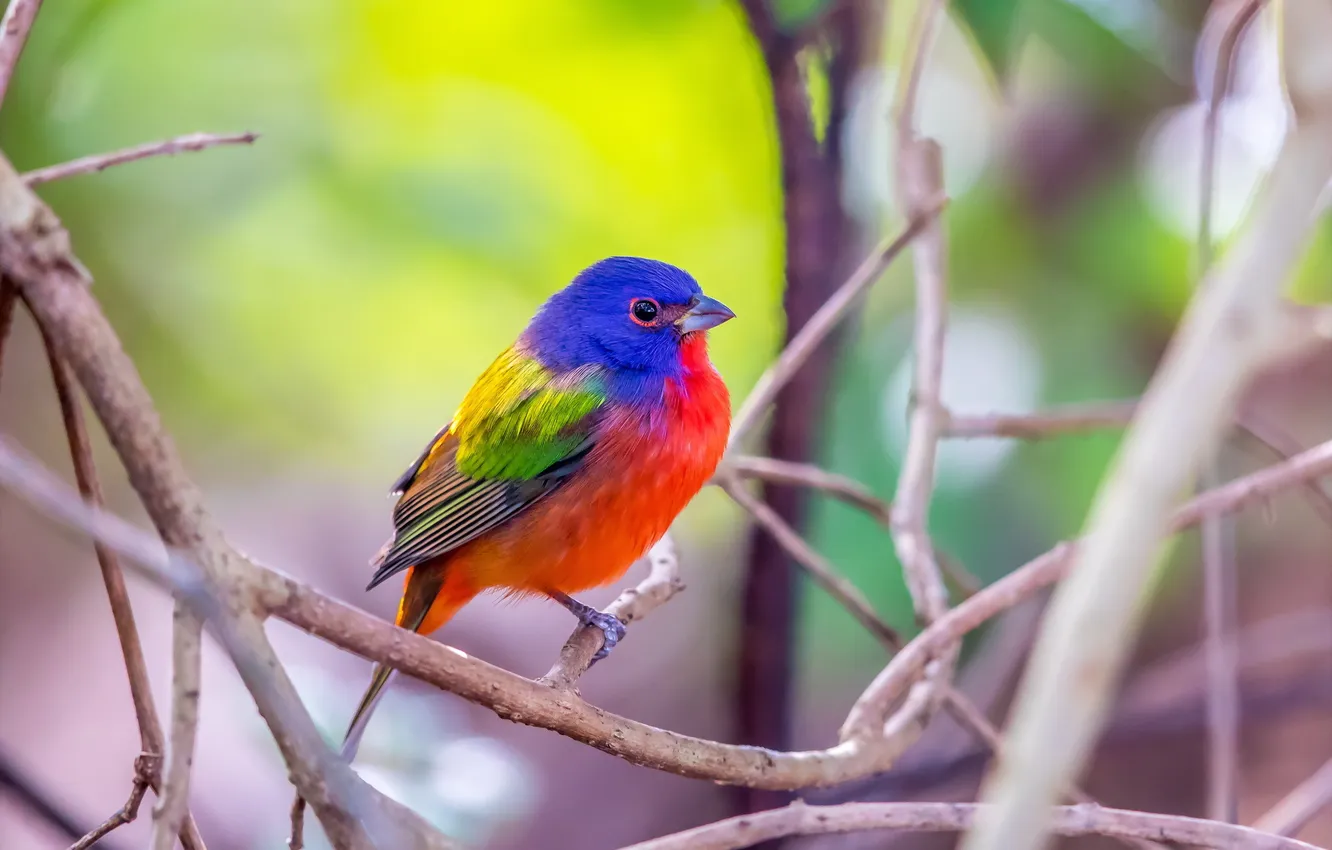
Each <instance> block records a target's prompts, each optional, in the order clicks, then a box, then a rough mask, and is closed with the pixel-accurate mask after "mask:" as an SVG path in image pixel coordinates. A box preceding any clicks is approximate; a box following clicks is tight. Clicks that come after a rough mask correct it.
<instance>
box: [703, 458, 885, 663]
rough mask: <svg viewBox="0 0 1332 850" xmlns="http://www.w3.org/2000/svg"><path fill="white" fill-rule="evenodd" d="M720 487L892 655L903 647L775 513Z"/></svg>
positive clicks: (727, 484) (733, 487)
mask: <svg viewBox="0 0 1332 850" xmlns="http://www.w3.org/2000/svg"><path fill="white" fill-rule="evenodd" d="M720 483H721V487H722V489H723V490H725V491H726V494H727V495H728V496H730V497H731V498H732V499H734V500H735V503H736V504H737V505H739V506H740V507H742V508H744V509H745V511H746V512H747V513H748V514H749V515H750V516H752V517H753V518H754V521H755V522H757V523H758V524H759V525H760V526H762V527H763V530H764V531H766V532H768V533H769V534H771V535H772V536H773V538H774V539H776V540H777V542H778V543H779V544H781V546H782V548H783V549H785V550H786V552H787V553H788V554H789V555H790V556H791V557H792V558H794V559H795V561H796V562H797V563H799V564H800V566H802V567H803V568H804V569H805V572H806V573H808V574H809V577H810V578H812V579H813V580H814V583H815V584H817V585H818V586H819V587H821V588H823V590H824V592H826V593H827V594H828V595H829V596H831V597H832V598H833V599H835V600H836V601H837V602H838V604H840V605H841V606H842V607H843V608H845V609H846V610H847V612H848V613H850V614H851V616H852V617H854V618H855V620H856V622H858V623H860V625H862V626H864V627H865V630H866V631H867V632H869V633H870V634H871V635H873V636H874V637H875V638H876V639H878V640H879V641H880V642H881V643H883V644H884V645H885V646H887V647H888V649H889V650H890V651H891V650H894V649H897V648H899V647H901V646H902V636H901V635H899V634H898V633H897V631H896V630H895V629H894V628H893V627H892V626H890V625H888V624H887V623H885V622H884V621H883V619H882V618H880V617H879V615H878V614H876V613H875V611H874V606H872V605H870V602H869V600H868V599H866V598H865V595H864V594H863V593H861V592H860V589H859V588H857V587H856V586H855V585H854V584H852V583H851V582H850V581H849V580H848V579H847V578H846V577H845V576H843V575H842V574H841V573H839V572H838V571H837V569H836V568H835V567H833V565H832V564H831V563H829V562H828V560H827V559H826V558H824V557H823V556H822V555H820V554H819V553H818V552H815V551H814V549H813V548H812V547H811V546H810V545H809V544H808V543H806V542H805V540H804V538H802V537H801V536H800V535H799V534H798V533H797V532H796V530H795V529H793V528H791V526H789V525H787V524H786V523H785V522H783V521H782V518H781V517H779V516H778V515H777V512H776V511H774V510H773V509H772V508H771V507H769V506H768V505H767V504H766V503H765V502H763V501H762V500H760V499H758V498H757V497H755V496H753V495H750V493H749V491H747V490H745V489H744V488H743V487H741V486H739V485H737V484H736V483H734V482H733V481H730V480H726V479H722V480H721V482H720Z"/></svg>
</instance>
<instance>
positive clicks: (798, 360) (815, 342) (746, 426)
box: [728, 198, 946, 449]
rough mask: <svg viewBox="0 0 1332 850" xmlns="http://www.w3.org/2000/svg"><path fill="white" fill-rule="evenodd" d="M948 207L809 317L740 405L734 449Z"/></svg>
mask: <svg viewBox="0 0 1332 850" xmlns="http://www.w3.org/2000/svg"><path fill="white" fill-rule="evenodd" d="M945 205H946V202H945V201H944V200H943V199H942V198H941V199H939V200H937V201H936V202H935V203H934V204H933V205H932V206H931V207H930V208H929V210H928V211H927V212H926V213H925V214H924V215H922V216H920V217H918V218H915V219H912V220H911V221H909V222H908V223H907V225H906V227H905V228H904V229H903V230H902V232H901V233H899V234H898V235H897V236H896V237H894V238H893V239H888V240H884V242H883V243H881V244H880V245H879V247H878V248H875V249H874V251H873V252H872V253H871V254H870V255H869V257H867V258H866V259H865V261H864V262H863V263H861V264H860V266H859V268H857V269H856V270H855V271H854V272H852V273H851V276H850V277H848V278H847V279H846V282H845V283H843V284H842V285H841V286H840V287H838V289H837V291H836V292H834V293H833V295H832V297H831V298H829V299H828V300H827V301H825V302H824V304H823V306H822V307H820V308H819V310H818V312H816V313H815V314H814V315H813V316H811V317H810V320H809V321H808V322H806V323H805V325H804V326H803V327H802V328H801V329H800V331H799V332H798V333H796V335H795V337H793V338H792V339H791V343H790V344H789V345H787V346H786V348H784V349H782V353H781V354H780V355H778V357H777V359H776V360H774V361H773V363H772V365H771V366H769V367H768V368H767V370H766V371H765V372H764V373H763V374H762V375H761V376H759V379H758V381H756V382H755V384H754V389H752V390H751V391H750V393H749V395H748V396H747V397H746V398H745V400H744V403H742V404H741V405H740V409H739V411H737V412H736V414H735V417H734V418H733V419H732V421H731V438H730V441H729V443H728V446H729V447H730V448H731V449H734V448H735V447H736V446H738V445H739V444H740V443H741V441H743V440H744V438H745V437H746V436H748V435H749V432H750V431H752V430H753V429H754V426H755V425H757V424H758V421H759V419H760V418H761V417H762V416H763V412H764V411H765V410H766V409H767V407H768V405H769V404H772V401H773V399H775V398H776V397H777V393H778V392H780V391H781V389H782V387H784V386H786V383H787V382H788V381H790V380H791V378H792V377H793V376H794V375H795V373H796V372H798V371H800V367H801V365H802V364H803V363H804V362H805V360H807V359H808V358H809V356H810V355H811V354H812V353H813V352H814V350H815V349H816V348H818V347H819V344H820V343H822V342H823V340H824V339H825V338H827V336H828V334H829V333H831V332H832V330H833V329H834V328H835V327H837V324H838V323H839V322H841V320H842V319H843V318H845V317H846V314H847V313H848V312H850V310H851V308H852V307H853V306H855V304H856V302H857V300H859V297H860V295H861V294H862V293H864V292H865V290H867V289H869V287H870V286H872V285H873V284H874V283H875V282H876V281H877V280H878V279H879V277H880V275H882V274H883V272H884V269H886V268H888V266H889V265H891V264H892V262H893V260H895V259H897V256H898V255H899V254H901V253H902V251H903V250H904V249H905V248H906V247H907V246H908V245H910V244H911V240H913V239H915V238H916V236H917V235H918V234H919V233H920V232H921V231H922V230H923V229H924V228H925V227H926V225H927V224H928V223H929V222H931V221H933V220H934V218H935V217H936V216H938V215H939V213H940V212H942V210H943V208H944V206H945Z"/></svg>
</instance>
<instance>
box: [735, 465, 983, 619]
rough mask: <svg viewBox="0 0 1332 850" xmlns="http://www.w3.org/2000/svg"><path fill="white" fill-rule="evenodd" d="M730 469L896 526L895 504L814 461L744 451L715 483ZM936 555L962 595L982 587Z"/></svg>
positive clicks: (953, 562)
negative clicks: (806, 490)
mask: <svg viewBox="0 0 1332 850" xmlns="http://www.w3.org/2000/svg"><path fill="white" fill-rule="evenodd" d="M728 472H730V473H734V474H735V476H736V477H738V478H740V479H745V478H756V479H759V480H761V481H768V482H772V483H774V484H790V485H794V486H799V487H809V488H810V489H813V490H818V491H819V492H821V493H827V494H828V495H829V496H831V497H833V498H834V499H838V500H840V501H842V502H845V503H846V504H848V505H850V506H852V507H854V508H859V509H860V510H862V511H864V512H865V513H866V514H868V515H869V516H871V517H872V518H874V519H875V520H876V521H878V523H879V524H880V525H882V526H883V527H884V528H885V529H890V528H891V527H892V519H893V506H892V505H890V504H889V503H888V502H885V501H884V500H882V499H880V498H878V497H877V496H875V495H874V494H873V493H871V492H870V491H869V488H867V487H866V486H865V485H863V484H861V483H860V482H859V481H856V480H854V479H852V478H848V477H846V476H845V475H839V474H837V473H836V472H829V471H828V470H826V469H822V468H820V467H817V466H814V465H813V464H808V463H792V462H790V461H785V460H777V459H776V458H770V457H756V456H754V455H740V456H738V457H734V458H731V459H730V460H728V461H727V462H726V465H725V466H724V467H723V468H722V470H721V471H720V472H719V473H718V474H717V476H716V477H715V478H714V480H713V483H714V484H717V485H719V486H720V485H721V484H722V482H723V481H724V480H725V477H726V475H727V473H728ZM935 557H936V558H937V560H938V561H939V568H940V569H941V570H943V573H944V578H946V579H947V580H948V581H950V582H952V583H953V585H954V586H955V587H956V588H957V591H958V595H959V596H960V597H961V598H963V599H965V598H966V597H968V596H971V595H972V594H973V593H975V592H976V591H977V590H979V589H980V587H981V584H980V580H979V579H977V578H976V577H975V576H974V575H972V574H971V573H969V572H968V571H967V569H966V567H963V566H962V565H961V564H959V563H958V562H957V561H956V560H954V559H953V558H950V557H948V556H947V555H946V554H944V553H942V552H938V551H936V552H935Z"/></svg>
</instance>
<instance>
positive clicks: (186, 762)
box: [152, 600, 203, 850]
mask: <svg viewBox="0 0 1332 850" xmlns="http://www.w3.org/2000/svg"><path fill="white" fill-rule="evenodd" d="M172 619H173V621H174V629H173V634H172V639H171V665H172V670H173V679H172V683H171V741H170V743H169V745H168V747H167V768H166V777H165V779H164V780H163V782H162V793H161V794H160V795H158V796H159V798H160V800H161V802H160V803H159V804H158V806H157V808H156V810H155V811H154V812H153V821H154V823H153V842H152V850H172V848H173V847H174V846H175V844H176V834H177V833H179V832H180V829H181V825H182V824H183V823H184V821H185V816H186V812H187V811H188V810H189V795H190V772H191V770H192V769H193V767H194V741H195V738H196V736H197V735H198V732H199V689H200V688H201V687H202V685H203V670H202V665H203V621H202V620H201V619H200V618H199V617H198V616H196V615H195V613H194V612H193V611H192V610H191V609H190V606H189V605H188V604H187V603H186V602H184V601H183V600H182V601H178V602H177V603H176V610H175V613H174V615H173V617H172Z"/></svg>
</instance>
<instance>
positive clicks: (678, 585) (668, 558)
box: [539, 534, 685, 689]
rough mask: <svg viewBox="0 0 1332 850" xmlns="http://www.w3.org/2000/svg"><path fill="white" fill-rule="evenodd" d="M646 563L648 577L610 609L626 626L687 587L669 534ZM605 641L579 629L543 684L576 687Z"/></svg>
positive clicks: (595, 631) (590, 630)
mask: <svg viewBox="0 0 1332 850" xmlns="http://www.w3.org/2000/svg"><path fill="white" fill-rule="evenodd" d="M645 560H646V561H647V566H648V575H647V578H645V579H643V581H642V582H640V583H639V584H638V586H637V587H631V588H629V589H628V590H626V591H624V592H623V593H621V594H620V595H619V596H618V597H616V599H615V601H614V602H612V603H611V604H610V606H609V607H607V608H606V613H608V614H613V615H614V616H616V617H619V618H620V619H621V620H622V621H624V622H625V623H626V624H628V623H635V622H637V621H639V620H641V619H643V618H644V617H646V616H647V615H648V614H650V613H652V612H653V611H654V610H656V609H657V608H659V607H661V606H662V605H665V604H666V603H667V602H669V601H670V600H671V598H672V597H674V596H675V594H677V593H679V592H680V591H682V590H684V587H685V586H684V581H683V580H682V579H681V578H680V557H679V555H678V554H677V552H676V549H675V542H674V541H673V540H671V536H670V535H669V534H667V535H666V536H665V537H663V538H661V539H660V540H658V541H657V543H656V544H655V545H654V546H653V547H652V548H651V549H650V550H649V551H648V553H647V557H646V559H645ZM602 640H603V638H602V634H601V631H600V630H599V629H594V628H588V627H580V628H578V629H575V630H574V633H573V634H572V635H570V636H569V639H568V640H567V641H565V644H564V646H563V647H562V648H561V649H560V659H559V661H557V662H556V663H555V666H554V667H552V668H551V669H550V672H549V673H547V674H546V675H545V676H542V677H541V679H540V680H539V681H541V682H544V683H546V684H548V685H550V686H552V687H554V688H557V689H567V688H571V687H573V685H574V683H575V682H577V681H578V678H579V677H580V676H582V675H583V673H585V672H587V668H588V665H589V664H591V663H592V656H593V655H596V653H597V650H599V649H601V644H602Z"/></svg>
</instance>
